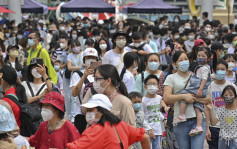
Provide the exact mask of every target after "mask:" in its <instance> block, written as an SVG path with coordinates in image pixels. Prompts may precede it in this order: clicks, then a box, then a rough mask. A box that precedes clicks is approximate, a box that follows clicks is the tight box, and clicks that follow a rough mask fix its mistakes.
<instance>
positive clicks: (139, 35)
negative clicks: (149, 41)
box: [132, 32, 142, 40]
mask: <svg viewBox="0 0 237 149" xmlns="http://www.w3.org/2000/svg"><path fill="white" fill-rule="evenodd" d="M132 39H134V40H139V39H142V33H141V32H134V33H133V34H132Z"/></svg>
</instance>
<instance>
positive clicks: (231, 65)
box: [228, 62, 235, 71]
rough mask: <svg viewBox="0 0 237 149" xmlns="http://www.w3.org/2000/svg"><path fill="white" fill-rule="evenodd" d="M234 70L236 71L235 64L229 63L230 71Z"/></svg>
mask: <svg viewBox="0 0 237 149" xmlns="http://www.w3.org/2000/svg"><path fill="white" fill-rule="evenodd" d="M234 69H235V63H233V62H229V63H228V70H229V71H233V70H234Z"/></svg>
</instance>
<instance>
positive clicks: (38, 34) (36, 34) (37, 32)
mask: <svg viewBox="0 0 237 149" xmlns="http://www.w3.org/2000/svg"><path fill="white" fill-rule="evenodd" d="M32 33H35V37H36V38H39V39H40V33H39V31H38V30H33V31H31V32H30V34H32Z"/></svg>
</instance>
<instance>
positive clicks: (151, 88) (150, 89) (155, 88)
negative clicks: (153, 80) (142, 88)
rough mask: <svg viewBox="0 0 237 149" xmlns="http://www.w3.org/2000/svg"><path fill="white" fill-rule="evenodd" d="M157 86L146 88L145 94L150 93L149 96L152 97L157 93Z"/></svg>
mask: <svg viewBox="0 0 237 149" xmlns="http://www.w3.org/2000/svg"><path fill="white" fill-rule="evenodd" d="M157 90H158V88H157V85H148V86H147V92H148V93H150V94H151V95H154V94H156V93H157Z"/></svg>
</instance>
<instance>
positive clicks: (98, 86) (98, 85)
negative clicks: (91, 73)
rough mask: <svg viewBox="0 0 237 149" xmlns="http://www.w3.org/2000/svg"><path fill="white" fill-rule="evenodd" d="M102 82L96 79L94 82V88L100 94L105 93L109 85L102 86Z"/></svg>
mask: <svg viewBox="0 0 237 149" xmlns="http://www.w3.org/2000/svg"><path fill="white" fill-rule="evenodd" d="M100 83H102V82H98V81H94V82H93V88H94V89H95V91H96V92H97V93H98V94H103V93H104V91H105V89H106V87H107V86H106V87H101V86H100Z"/></svg>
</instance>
